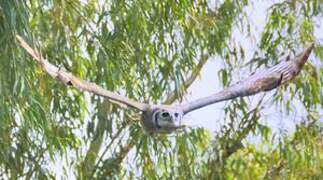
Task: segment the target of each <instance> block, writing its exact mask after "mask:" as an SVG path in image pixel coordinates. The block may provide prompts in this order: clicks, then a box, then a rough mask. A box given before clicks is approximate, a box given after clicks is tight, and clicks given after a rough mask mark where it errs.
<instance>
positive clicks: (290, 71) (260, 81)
mask: <svg viewBox="0 0 323 180" xmlns="http://www.w3.org/2000/svg"><path fill="white" fill-rule="evenodd" d="M313 48H314V43H312V44H310V45H309V46H308V47H307V48H306V49H305V50H304V51H303V52H301V53H300V54H298V55H296V56H295V57H290V56H288V58H286V59H285V60H282V61H281V62H279V63H278V64H276V65H275V66H273V67H271V68H268V69H264V70H262V71H259V72H256V73H254V74H252V75H251V76H249V77H248V78H246V79H245V80H243V81H240V82H238V83H236V84H233V85H232V86H230V87H228V88H226V89H224V90H222V91H220V92H218V93H215V94H212V95H210V96H207V97H204V98H201V99H197V100H195V101H192V102H189V103H185V104H182V105H180V106H179V108H180V109H182V111H183V113H184V114H186V113H188V112H190V111H193V110H196V109H199V108H202V107H204V106H207V105H210V104H214V103H217V102H221V101H226V100H230V99H234V98H237V97H244V96H250V95H254V94H256V93H259V92H261V91H270V90H272V89H274V88H276V87H278V86H280V85H281V84H284V83H287V82H288V81H290V80H291V79H293V78H294V77H295V76H297V74H298V73H299V72H300V71H301V69H302V67H303V65H304V64H305V62H306V61H307V59H308V57H309V55H310V54H311V52H312V50H313Z"/></svg>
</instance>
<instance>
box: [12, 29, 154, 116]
mask: <svg viewBox="0 0 323 180" xmlns="http://www.w3.org/2000/svg"><path fill="white" fill-rule="evenodd" d="M16 38H17V40H18V41H19V43H20V45H21V46H22V47H23V48H24V49H25V50H26V51H27V52H28V53H29V54H30V55H31V56H32V57H33V58H34V60H36V61H37V62H38V63H40V64H41V66H42V68H43V70H44V71H46V72H47V73H48V74H49V75H51V76H52V77H54V78H57V79H58V80H59V81H61V82H63V83H64V84H66V85H71V86H74V87H75V88H78V89H80V90H82V91H88V92H92V93H94V94H96V95H98V96H102V97H104V98H107V99H108V100H110V101H111V102H113V103H116V104H119V105H127V106H130V107H133V108H136V109H138V110H141V111H145V110H147V109H149V108H150V105H149V104H145V103H140V102H137V101H134V100H131V99H128V98H126V97H124V96H121V95H119V94H116V93H114V92H111V91H108V90H106V89H104V88H102V87H101V86H99V85H97V84H95V83H92V82H88V81H84V80H82V79H79V78H77V77H75V76H74V75H73V74H71V73H69V72H66V71H64V70H63V69H61V68H59V67H57V66H55V65H53V64H51V63H50V62H49V61H48V60H46V59H44V58H43V57H42V56H41V54H40V53H39V52H38V51H37V50H36V49H33V48H31V47H30V46H29V45H28V44H27V43H26V42H25V40H24V39H23V38H22V37H20V36H19V35H16Z"/></svg>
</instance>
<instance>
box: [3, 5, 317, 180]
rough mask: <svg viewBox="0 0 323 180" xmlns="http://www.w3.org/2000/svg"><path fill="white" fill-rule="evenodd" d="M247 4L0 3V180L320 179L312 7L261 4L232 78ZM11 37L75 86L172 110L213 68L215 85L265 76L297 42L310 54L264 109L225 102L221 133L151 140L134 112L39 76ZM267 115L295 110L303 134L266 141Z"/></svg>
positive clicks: (199, 131)
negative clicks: (242, 73) (258, 22)
mask: <svg viewBox="0 0 323 180" xmlns="http://www.w3.org/2000/svg"><path fill="white" fill-rule="evenodd" d="M252 3H253V1H251V2H248V1H246V0H245V1H238V0H225V1H223V2H221V3H216V4H215V5H214V6H212V5H211V3H210V2H209V1H206V0H196V1H188V0H178V1H172V0H156V1H146V0H138V1H109V2H104V1H94V0H86V1H79V0H27V1H22V0H10V1H9V0H0V45H1V49H0V82H1V83H0V179H1V178H2V177H3V178H12V179H17V178H22V179H30V178H32V179H55V178H63V179H66V178H79V179H89V178H97V179H100V178H107V177H111V178H116V179H119V178H122V179H123V178H129V179H130V178H141V177H145V178H147V179H187V178H188V177H189V178H204V179H237V178H238V179H255V178H256V179H261V178H267V179H281V178H284V179H305V178H309V177H311V178H313V179H315V178H316V179H320V178H322V177H323V174H322V172H323V151H322V149H323V145H322V143H323V140H322V137H323V136H322V131H321V130H320V129H319V127H318V125H317V121H319V120H320V118H321V117H322V106H323V91H322V87H323V78H322V76H323V67H322V59H323V48H322V47H323V45H322V42H321V41H320V39H318V38H317V37H315V31H317V30H318V26H317V18H320V17H322V15H323V14H322V12H323V10H322V8H323V7H322V5H321V1H320V0H313V1H305V0H301V1H293V0H292V1H282V2H280V3H274V2H272V6H271V7H270V8H269V9H268V11H267V12H266V13H267V15H268V16H267V17H268V18H267V22H266V25H265V27H264V29H263V30H262V34H261V37H260V39H259V40H257V45H258V48H256V49H255V50H254V51H255V52H254V56H253V58H252V61H250V63H248V64H246V67H242V66H241V65H240V62H241V61H240V59H244V58H246V55H245V52H246V49H245V47H242V46H241V45H240V46H237V45H235V40H234V37H232V31H233V30H234V29H235V28H240V29H243V28H245V27H247V28H246V29H247V32H244V31H243V33H246V35H248V36H249V37H251V36H252V34H251V31H250V27H251V26H252V24H249V21H248V17H247V16H246V14H247V12H246V8H245V7H246V6H249V5H250V4H252ZM16 34H19V35H21V36H24V37H25V38H26V39H28V41H29V43H30V44H33V45H34V46H36V47H37V48H40V49H41V52H42V54H43V55H45V56H46V58H47V59H49V60H50V61H51V62H52V63H54V64H56V65H61V66H63V68H66V69H67V70H69V71H71V72H72V73H73V74H75V75H77V76H79V77H81V78H83V79H87V80H89V81H93V82H95V83H97V84H99V85H101V86H103V87H104V88H106V89H108V90H112V91H116V92H118V93H120V94H123V95H127V96H128V97H130V98H132V99H136V100H138V101H146V102H151V103H163V102H167V103H172V102H174V101H182V97H183V94H184V93H185V92H186V90H187V88H188V87H189V86H190V85H191V83H192V82H194V81H195V78H196V77H197V76H198V75H199V73H200V70H201V68H202V67H203V65H204V64H205V63H206V62H207V61H209V60H211V59H212V57H220V58H219V59H223V62H222V64H224V68H222V69H221V70H220V71H219V72H218V75H219V78H220V80H221V82H222V83H223V85H224V86H227V85H229V84H230V83H232V82H233V81H234V80H235V76H234V74H232V72H235V71H236V70H237V71H239V70H245V69H244V68H247V69H251V70H256V69H257V68H259V67H263V66H267V65H270V64H274V63H276V62H277V60H278V57H279V56H281V55H282V54H285V53H286V51H287V50H293V49H297V48H299V47H302V46H303V45H304V44H306V43H308V42H312V41H315V42H316V49H315V58H311V60H310V62H309V63H308V64H307V65H306V66H305V67H304V70H303V71H302V73H301V74H300V75H299V77H298V78H297V79H296V80H295V81H294V82H292V83H290V84H289V85H288V86H284V87H283V88H280V89H279V90H278V91H277V92H276V93H275V94H274V95H273V97H272V98H271V100H270V102H269V103H268V102H266V101H265V100H263V99H264V98H263V97H261V98H259V99H258V100H259V101H258V102H257V105H256V106H252V103H251V102H250V101H247V100H246V99H245V98H241V99H238V100H234V101H231V102H229V103H227V104H225V107H224V108H223V109H224V113H223V114H224V116H223V118H222V120H223V121H224V122H226V123H225V124H224V125H223V126H222V127H221V130H220V131H219V132H214V133H211V132H209V131H207V130H205V129H203V128H185V129H184V130H183V131H182V132H178V133H177V134H173V135H170V136H150V135H147V134H146V133H145V132H143V131H142V129H141V128H140V125H139V123H138V122H137V121H136V120H137V119H138V117H137V115H136V113H137V112H136V111H134V110H132V109H126V108H124V107H119V106H117V105H113V104H111V103H110V102H109V101H106V100H103V99H102V98H100V97H97V96H94V95H92V94H89V93H83V92H80V91H78V90H76V89H72V88H68V87H66V86H65V85H63V84H60V83H58V82H57V81H56V80H55V79H53V78H51V77H49V76H48V75H47V74H45V73H44V72H43V71H42V70H41V68H40V66H39V65H38V64H36V63H35V62H34V61H32V60H31V58H30V57H29V56H28V55H27V54H26V53H25V52H24V50H22V49H21V48H20V47H19V45H18V44H17V43H16V41H15V38H14V37H15V35H16ZM172 94H175V96H173V97H171V96H172ZM174 97H176V98H174ZM253 105H254V104H253ZM272 107H276V109H275V112H277V113H280V114H282V115H283V114H285V113H287V114H288V113H290V112H297V111H298V109H299V108H302V110H301V111H304V112H305V114H306V115H305V116H302V119H301V120H302V122H304V123H297V128H296V130H295V132H293V133H290V134H279V133H275V132H274V131H272V130H271V129H270V127H269V126H267V125H265V124H264V123H262V122H264V121H266V120H268V119H266V116H265V115H264V114H266V113H272V112H270V111H269V110H268V111H269V112H268V111H267V109H270V108H272ZM279 111H281V112H279ZM320 113H321V115H320ZM209 118H213V119H214V120H215V123H216V122H217V121H218V119H219V118H218V117H209ZM297 118H299V117H297ZM321 119H322V118H321ZM198 120H199V121H201V120H203V119H198ZM269 120H270V119H269ZM249 136H256V137H260V138H261V142H259V143H258V142H257V143H255V144H253V143H250V142H249V141H247V139H248V137H249ZM54 167H55V168H54Z"/></svg>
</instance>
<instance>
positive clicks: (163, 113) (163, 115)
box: [161, 112, 170, 118]
mask: <svg viewBox="0 0 323 180" xmlns="http://www.w3.org/2000/svg"><path fill="white" fill-rule="evenodd" d="M161 116H162V117H164V118H166V117H169V116H170V114H169V113H168V112H162V114H161Z"/></svg>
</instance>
